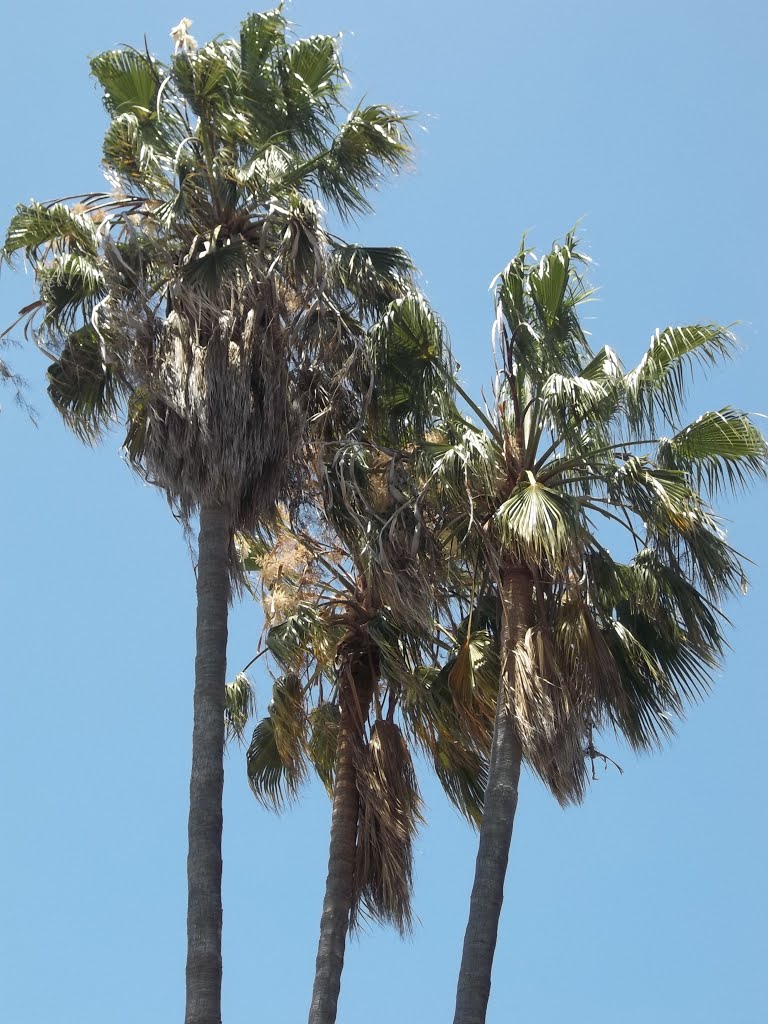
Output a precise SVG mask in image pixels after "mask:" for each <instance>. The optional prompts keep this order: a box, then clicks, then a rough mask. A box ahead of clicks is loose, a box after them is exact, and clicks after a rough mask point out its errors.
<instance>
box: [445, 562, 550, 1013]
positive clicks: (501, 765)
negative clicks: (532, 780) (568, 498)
mask: <svg viewBox="0 0 768 1024" xmlns="http://www.w3.org/2000/svg"><path fill="white" fill-rule="evenodd" d="M501 605H502V616H501V637H500V645H501V659H502V663H501V664H502V667H501V673H500V682H499V696H498V700H497V704H496V721H495V725H494V731H493V745H492V747H491V761H490V765H489V769H488V785H487V787H486V792H485V809H484V812H483V820H482V824H481V826H480V843H479V848H478V851H477V861H476V864H475V880H474V884H473V886H472V896H471V899H470V906H469V920H468V922H467V930H466V932H465V933H464V949H463V952H462V957H461V967H460V969H459V982H458V987H457V992H456V1014H455V1016H454V1018H453V1021H454V1024H484V1022H485V1014H486V1010H487V1007H488V997H489V996H490V993H491V969H492V967H493V954H494V951H495V949H496V936H497V933H498V927H499V916H500V914H501V904H502V900H503V898H504V877H505V875H506V873H507V861H508V860H509V847H510V844H511V842H512V826H513V824H514V821H515V811H516V809H517V790H518V783H519V780H520V765H521V763H522V747H521V744H520V739H519V737H518V734H517V728H516V726H515V722H514V718H513V715H512V713H511V711H510V709H509V707H508V698H507V685H508V680H509V681H510V684H511V675H512V673H513V672H514V668H515V649H516V647H517V645H518V643H519V642H520V641H521V640H522V639H523V638H524V636H525V633H526V630H527V629H528V627H529V626H530V624H531V621H532V614H533V609H532V603H531V579H530V576H529V575H528V573H527V572H526V571H525V570H522V569H519V568H517V567H512V568H509V569H507V570H506V572H505V574H504V576H503V579H502V588H501Z"/></svg>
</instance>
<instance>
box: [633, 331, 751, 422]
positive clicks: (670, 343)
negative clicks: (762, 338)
mask: <svg viewBox="0 0 768 1024" xmlns="http://www.w3.org/2000/svg"><path fill="white" fill-rule="evenodd" d="M734 344H735V339H734V336H733V334H732V333H731V332H730V331H729V330H728V329H727V328H725V327H721V326H720V325H719V324H690V325H688V326H684V327H667V328H665V329H664V330H663V331H662V330H657V331H656V332H655V333H654V335H653V337H652V338H651V343H650V345H649V346H648V350H647V351H646V353H645V355H644V356H643V357H642V359H641V360H640V362H639V363H638V365H637V366H636V367H635V369H634V370H631V371H630V372H629V373H628V374H627V375H626V376H625V379H624V386H625V402H626V410H627V422H628V425H629V426H630V427H631V429H632V430H633V431H634V432H635V433H636V434H638V435H642V434H643V433H644V432H647V430H648V429H649V428H650V429H651V430H653V429H655V426H656V422H657V420H660V421H661V422H664V423H668V424H672V425H673V426H674V425H677V424H678V423H679V422H680V412H681V409H682V405H683V402H684V401H685V395H686V384H687V380H688V377H689V375H690V372H691V371H692V369H693V368H694V367H695V366H696V365H700V366H703V367H711V366H716V365H717V363H719V362H720V361H722V360H723V359H725V358H727V357H728V356H730V354H731V352H732V350H733V347H734Z"/></svg>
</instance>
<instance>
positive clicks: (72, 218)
mask: <svg viewBox="0 0 768 1024" xmlns="http://www.w3.org/2000/svg"><path fill="white" fill-rule="evenodd" d="M98 243H99V237H98V230H97V226H96V224H95V223H94V220H93V218H92V217H90V216H88V215H87V214H85V213H79V212H76V211H75V210H73V209H71V208H70V207H68V206H64V205H63V204H62V203H54V204H52V205H45V204H43V203H35V202H33V203H30V204H29V205H26V206H24V205H19V206H17V207H16V213H15V214H14V216H13V217H12V218H11V222H10V224H9V225H8V231H7V232H6V236H5V243H4V245H3V252H2V254H3V257H4V258H5V259H6V260H10V259H11V258H12V257H13V256H14V255H15V254H16V253H18V252H20V251H23V252H24V253H25V254H26V256H27V258H28V259H29V260H31V261H37V260H42V259H44V258H45V255H46V253H47V252H48V251H51V250H52V251H54V252H74V253H79V254H81V255H84V256H91V257H94V256H96V253H97V250H98Z"/></svg>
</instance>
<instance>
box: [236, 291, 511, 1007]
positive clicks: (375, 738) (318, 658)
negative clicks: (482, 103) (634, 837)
mask: <svg viewBox="0 0 768 1024" xmlns="http://www.w3.org/2000/svg"><path fill="white" fill-rule="evenodd" d="M369 342H370V344H371V346H372V352H371V360H370V361H371V364H372V365H374V366H375V367H376V374H375V378H374V381H375V383H374V386H373V387H372V391H371V395H370V400H369V401H368V402H367V403H366V407H365V416H364V419H363V420H362V422H361V424H360V427H359V429H358V430H357V431H356V432H355V435H354V436H351V437H350V438H348V439H346V440H345V441H343V442H333V441H330V442H326V443H322V444H319V445H318V446H317V448H316V459H315V467H316V480H315V489H314V492H313V494H312V500H311V502H309V501H307V502H306V503H305V505H304V507H303V508H302V509H301V510H299V511H298V512H295V513H294V516H293V517H291V518H292V519H293V520H294V522H289V521H288V518H287V517H286V519H284V521H283V522H282V523H281V524H280V526H279V527H278V528H277V529H276V530H274V531H273V536H272V538H271V541H270V543H267V544H265V543H264V542H263V541H258V540H254V539H251V540H250V541H247V542H244V544H245V551H246V561H245V566H246V568H247V569H248V570H251V571H252V570H257V571H258V577H259V580H260V585H261V588H262V591H261V601H262V605H263V608H264V612H265V618H266V622H267V626H268V628H267V632H266V647H265V652H268V653H269V654H270V655H271V656H272V660H273V662H274V663H275V665H276V666H277V676H278V678H277V681H276V683H275V687H274V691H273V699H272V703H271V705H270V710H269V714H268V715H267V716H266V717H265V718H264V719H263V720H262V721H261V722H259V724H258V725H257V726H256V729H255V731H254V733H253V739H252V742H251V745H250V747H249V749H248V774H249V780H250V784H251V787H252V789H253V791H254V793H255V795H256V796H257V798H258V799H259V800H260V801H261V802H263V803H265V804H266V805H267V806H271V807H273V808H275V809H280V808H282V806H283V805H284V803H285V802H286V800H289V799H291V798H292V797H294V796H295V795H296V793H297V790H298V788H299V786H300V784H301V782H302V781H303V780H304V779H305V778H306V776H307V769H308V765H311V766H312V767H313V768H314V769H315V771H316V772H317V774H318V776H319V777H320V779H321V780H322V781H323V783H324V784H325V786H326V787H327V789H328V791H329V794H330V795H331V796H332V800H333V811H332V823H331V835H330V851H329V861H328V878H327V883H326V890H325V898H324V901H323V912H322V919H321V924H320V940H319V946H318V955H317V964H316V974H315V981H314V987H313V993H312V1001H311V1008H310V1014H309V1021H310V1024H333V1021H335V1020H336V1008H337V1002H338V996H339V990H340V984H341V973H342V967H343V962H344V953H345V945H346V936H347V932H348V930H350V929H353V928H354V927H355V926H356V925H357V923H358V922H359V920H360V919H361V917H372V918H374V919H376V920H380V921H385V922H389V923H391V924H393V925H394V926H395V927H396V928H397V929H398V930H399V931H400V932H401V933H405V932H408V931H409V930H410V927H411V888H412V841H413V836H414V833H415V830H416V827H417V825H418V823H419V821H420V820H421V816H420V804H421V801H420V798H419V792H418V786H417V779H416V774H415V772H414V768H413V762H412V759H411V754H410V751H409V747H411V746H413V745H416V746H418V747H419V748H421V749H422V751H423V752H424V753H425V754H426V755H427V756H428V757H429V759H430V760H432V762H433V763H434V764H435V767H436V770H437V772H438V775H439V777H440V779H441V781H442V782H443V785H444V787H445V788H446V792H447V793H448V795H449V797H450V798H451V799H452V800H453V801H454V803H455V804H456V805H457V806H458V807H459V809H460V810H461V811H462V812H463V813H464V814H465V815H466V816H467V817H468V818H469V819H470V820H472V821H475V822H477V821H478V820H479V817H480V813H481V807H482V790H483V785H484V782H485V774H486V770H487V753H488V749H489V746H490V736H491V728H492V714H493V690H494V688H495V680H496V678H497V677H498V671H497V670H496V671H495V672H486V673H485V675H484V676H483V682H484V685H480V678H479V677H478V684H477V685H476V686H475V687H470V688H469V689H468V690H467V691H466V692H465V693H464V694H462V695H461V700H460V701H459V700H457V699H454V695H453V693H452V691H451V688H450V670H451V667H452V664H453V662H450V663H449V664H448V666H447V667H446V668H444V669H443V670H442V671H438V670H437V669H434V668H431V667H425V663H426V664H427V665H431V664H432V663H433V662H434V661H435V660H436V657H437V654H438V647H437V645H436V638H435V634H436V623H437V620H438V618H440V619H442V620H443V621H445V619H446V616H447V615H448V614H449V613H450V593H451V589H452V587H453V586H454V585H455V584H454V583H453V581H452V580H451V576H450V572H449V570H450V565H449V564H446V563H444V562H443V561H442V559H440V558H439V557H437V556H438V549H437V545H436V544H435V541H434V539H433V538H432V536H431V532H430V524H429V518H428V517H425V516H424V515H423V514H422V512H421V510H420V508H419V498H418V496H419V490H420V482H419V481H418V479H417V478H416V477H415V476H414V474H413V471H412V468H411V467H412V463H413V459H412V456H413V454H414V443H415V442H416V441H417V440H419V439H420V438H421V437H422V436H423V433H424V429H425V427H426V426H428V425H429V423H430V421H432V422H434V421H435V417H436V415H437V414H438V413H439V412H440V411H441V406H442V409H443V411H444V410H445V409H446V408H447V407H449V406H450V394H449V392H448V391H447V390H446V388H445V384H446V382H448V381H449V380H450V376H451V373H450V361H449V359H447V358H446V357H444V355H443V341H442V328H441V325H440V324H439V322H438V321H437V320H436V318H435V317H434V315H433V314H432V313H431V311H430V310H429V308H428V306H427V305H426V304H425V303H424V301H423V300H422V299H421V298H420V297H419V296H418V295H416V294H413V295H411V296H409V297H407V298H404V299H400V300H397V301H395V302H394V303H392V305H391V307H390V308H389V309H388V310H387V311H386V312H385V314H384V316H383V317H382V319H381V320H380V322H379V323H378V324H376V325H375V326H374V327H373V328H372V330H371V331H370V332H369ZM447 570H448V571H447ZM460 628H461V627H460ZM463 628H464V629H466V626H464V627H463ZM443 629H444V633H447V634H448V635H449V636H450V635H451V633H450V630H449V629H448V628H447V627H445V626H443ZM442 646H449V645H446V644H443V645H442ZM454 661H455V658H454ZM480 675H482V673H479V676H480ZM232 692H233V696H235V695H238V694H239V695H240V698H241V701H242V696H243V695H244V694H245V693H246V692H247V690H246V688H245V687H243V686H242V685H241V686H240V688H239V689H233V691H232ZM238 720H240V721H241V720H242V716H240V717H239V719H238ZM470 720H472V721H474V722H475V723H476V725H477V726H478V727H477V728H476V729H475V730H474V732H470V731H469V730H465V729H464V723H465V722H466V721H470ZM479 723H482V726H483V727H482V728H480V727H479Z"/></svg>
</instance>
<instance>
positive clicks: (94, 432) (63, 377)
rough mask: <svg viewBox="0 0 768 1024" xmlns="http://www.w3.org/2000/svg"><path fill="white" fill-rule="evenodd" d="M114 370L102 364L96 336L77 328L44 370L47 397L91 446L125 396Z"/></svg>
mask: <svg viewBox="0 0 768 1024" xmlns="http://www.w3.org/2000/svg"><path fill="white" fill-rule="evenodd" d="M127 390H128V389H127V387H126V385H125V382H124V381H122V380H121V375H120V370H119V368H118V367H117V366H114V365H112V364H110V363H107V362H105V361H104V356H103V353H102V347H101V343H100V340H99V337H98V335H97V334H96V332H95V331H94V329H93V328H92V327H81V328H80V329H79V330H77V331H74V332H73V333H72V334H71V335H70V336H69V338H68V339H67V341H66V343H65V345H64V347H63V349H62V351H61V355H60V356H59V358H58V359H57V360H56V361H55V362H53V363H51V365H50V366H49V367H48V395H49V397H50V399H51V401H52V402H53V404H54V406H55V407H56V409H58V411H59V412H60V413H61V415H62V417H63V418H64V421H65V422H66V423H67V424H68V425H69V426H70V427H71V429H72V430H74V431H75V433H76V434H77V435H78V437H79V438H80V439H81V440H82V441H85V442H87V443H88V444H93V443H94V442H96V441H98V440H99V438H100V437H101V436H102V434H103V433H104V431H105V430H107V429H108V428H109V427H110V426H111V425H112V424H113V423H114V421H115V419H116V417H117V414H118V412H119V410H120V408H121V406H122V403H123V401H124V399H125V396H126V393H127Z"/></svg>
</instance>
